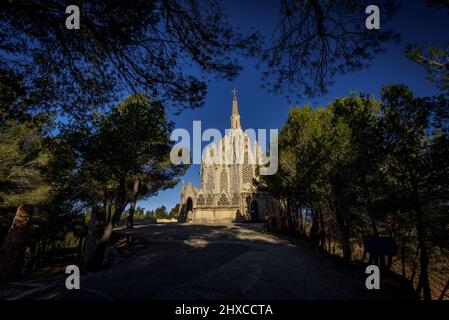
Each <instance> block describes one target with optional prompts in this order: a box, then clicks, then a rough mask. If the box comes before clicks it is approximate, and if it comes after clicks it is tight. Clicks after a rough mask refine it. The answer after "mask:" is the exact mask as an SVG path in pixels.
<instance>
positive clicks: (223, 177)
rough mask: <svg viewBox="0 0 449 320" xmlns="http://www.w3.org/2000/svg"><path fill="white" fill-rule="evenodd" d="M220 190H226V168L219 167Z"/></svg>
mask: <svg viewBox="0 0 449 320" xmlns="http://www.w3.org/2000/svg"><path fill="white" fill-rule="evenodd" d="M220 190H221V191H224V192H226V191H227V190H228V174H227V173H226V168H222V169H221V174H220Z"/></svg>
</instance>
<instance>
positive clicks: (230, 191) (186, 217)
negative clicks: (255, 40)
mask: <svg viewBox="0 0 449 320" xmlns="http://www.w3.org/2000/svg"><path fill="white" fill-rule="evenodd" d="M262 156H263V154H262V150H261V148H260V146H259V144H258V143H257V141H253V143H251V141H250V138H249V136H248V134H247V133H245V132H244V131H243V130H242V129H241V127H240V115H239V112H238V102H237V96H236V90H233V101H232V115H231V128H230V130H227V132H226V134H225V136H224V137H223V139H221V140H220V141H219V142H218V143H217V144H211V145H209V146H208V147H206V149H205V151H204V153H203V157H202V160H201V170H200V175H201V185H200V187H199V188H195V187H194V186H193V185H192V183H191V182H189V183H188V184H187V186H186V185H185V184H184V181H182V189H181V206H180V219H179V221H180V222H190V223H231V222H245V221H264V220H266V219H267V218H268V217H270V216H272V217H274V216H277V215H278V211H279V209H278V207H277V205H276V202H275V201H274V200H273V199H272V198H271V197H270V196H269V195H267V194H264V193H261V192H257V190H256V187H255V185H254V183H255V182H256V181H257V180H258V179H259V175H258V172H259V170H258V163H259V159H260V157H262ZM213 160H214V161H213ZM217 160H218V161H217Z"/></svg>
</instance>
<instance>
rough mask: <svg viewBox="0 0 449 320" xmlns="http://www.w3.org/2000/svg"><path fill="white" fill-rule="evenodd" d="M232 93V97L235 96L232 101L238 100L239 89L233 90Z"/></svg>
mask: <svg viewBox="0 0 449 320" xmlns="http://www.w3.org/2000/svg"><path fill="white" fill-rule="evenodd" d="M231 92H232V96H233V97H232V99H233V100H237V92H238V91H237V89H235V88H234V89H232V90H231Z"/></svg>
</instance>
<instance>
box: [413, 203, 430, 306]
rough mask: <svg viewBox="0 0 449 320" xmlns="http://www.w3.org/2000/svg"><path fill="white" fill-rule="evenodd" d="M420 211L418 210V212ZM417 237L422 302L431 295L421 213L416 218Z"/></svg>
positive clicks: (427, 256)
mask: <svg viewBox="0 0 449 320" xmlns="http://www.w3.org/2000/svg"><path fill="white" fill-rule="evenodd" d="M419 211H420V210H419ZM416 220H417V222H416V223H417V230H416V231H417V235H418V243H419V247H420V248H421V251H420V259H419V260H420V261H419V269H420V270H419V280H420V282H421V285H422V289H423V298H424V300H432V295H431V291H430V283H429V272H428V267H429V255H428V253H427V247H426V242H425V234H424V227H423V223H422V217H421V213H418V216H417V219H416Z"/></svg>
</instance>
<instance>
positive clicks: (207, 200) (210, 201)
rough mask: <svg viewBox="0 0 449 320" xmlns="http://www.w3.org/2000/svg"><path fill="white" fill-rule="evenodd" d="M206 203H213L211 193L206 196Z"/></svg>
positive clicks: (210, 204)
mask: <svg viewBox="0 0 449 320" xmlns="http://www.w3.org/2000/svg"><path fill="white" fill-rule="evenodd" d="M206 205H207V206H212V205H214V198H213V197H212V195H211V194H210V193H209V194H208V195H207V197H206Z"/></svg>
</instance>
